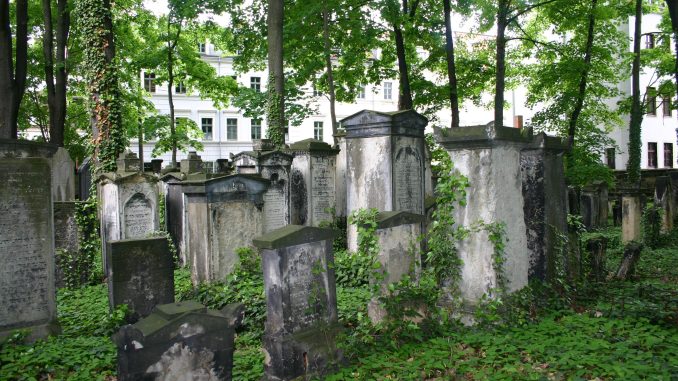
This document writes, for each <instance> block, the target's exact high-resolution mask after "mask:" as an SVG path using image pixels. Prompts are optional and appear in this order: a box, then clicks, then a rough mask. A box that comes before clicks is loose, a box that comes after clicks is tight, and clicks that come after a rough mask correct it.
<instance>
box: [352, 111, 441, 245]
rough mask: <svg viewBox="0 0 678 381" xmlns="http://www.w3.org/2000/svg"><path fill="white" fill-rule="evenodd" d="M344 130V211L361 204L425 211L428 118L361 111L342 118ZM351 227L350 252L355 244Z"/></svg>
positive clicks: (415, 115)
mask: <svg viewBox="0 0 678 381" xmlns="http://www.w3.org/2000/svg"><path fill="white" fill-rule="evenodd" d="M341 123H342V125H343V126H344V127H345V128H346V156H347V159H346V187H347V195H346V202H347V213H348V214H349V215H350V214H351V213H352V212H353V211H354V210H358V209H361V208H364V209H368V208H377V209H378V210H392V211H406V212H410V213H414V214H419V215H423V214H424V195H425V189H424V187H425V181H424V178H425V167H424V161H425V159H426V157H425V148H424V146H425V144H424V128H425V127H426V124H427V123H428V120H427V119H426V118H425V117H423V116H421V115H419V114H417V113H416V112H415V111H413V110H406V111H396V112H390V113H389V112H377V111H368V110H364V111H361V112H358V113H356V114H354V115H351V116H349V117H347V118H344V119H343V120H342V121H341ZM356 239H357V232H356V229H355V227H353V226H351V227H349V229H348V246H349V250H355V249H356V248H357V242H356Z"/></svg>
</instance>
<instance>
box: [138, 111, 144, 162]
mask: <svg viewBox="0 0 678 381" xmlns="http://www.w3.org/2000/svg"><path fill="white" fill-rule="evenodd" d="M137 140H138V142H139V145H138V147H139V168H141V172H143V171H144V126H143V122H142V121H141V118H139V131H138V133H137Z"/></svg>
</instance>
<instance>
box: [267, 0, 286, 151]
mask: <svg viewBox="0 0 678 381" xmlns="http://www.w3.org/2000/svg"><path fill="white" fill-rule="evenodd" d="M283 18H284V2H283V0H268V15H267V20H266V21H267V22H266V23H267V26H268V34H267V42H268V72H269V74H268V77H269V79H268V89H267V91H268V112H267V119H268V120H267V123H268V131H267V135H268V138H269V139H271V140H272V142H273V144H274V145H275V146H276V147H282V146H284V145H285V125H286V123H285V77H284V72H283V70H284V68H283Z"/></svg>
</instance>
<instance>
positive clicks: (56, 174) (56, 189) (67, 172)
mask: <svg viewBox="0 0 678 381" xmlns="http://www.w3.org/2000/svg"><path fill="white" fill-rule="evenodd" d="M52 200H53V201H54V202H57V201H73V200H75V163H74V162H73V160H71V156H70V155H69V154H68V151H67V150H66V149H65V148H63V147H59V148H58V149H57V151H56V153H55V154H54V156H52Z"/></svg>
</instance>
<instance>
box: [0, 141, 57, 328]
mask: <svg viewBox="0 0 678 381" xmlns="http://www.w3.org/2000/svg"><path fill="white" fill-rule="evenodd" d="M55 151H56V147H55V146H51V145H46V144H40V143H33V142H26V141H19V140H4V139H0V339H2V338H3V337H5V336H7V335H8V334H9V333H10V332H11V331H12V330H15V329H24V328H26V329H29V330H30V331H31V333H30V335H29V339H36V338H39V337H44V336H47V335H48V334H51V333H55V332H56V331H57V330H58V327H57V325H56V318H57V316H56V290H55V282H54V278H55V266H54V222H53V211H52V184H51V179H52V176H51V165H50V164H51V163H50V157H51V155H52V154H54V152H55Z"/></svg>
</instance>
